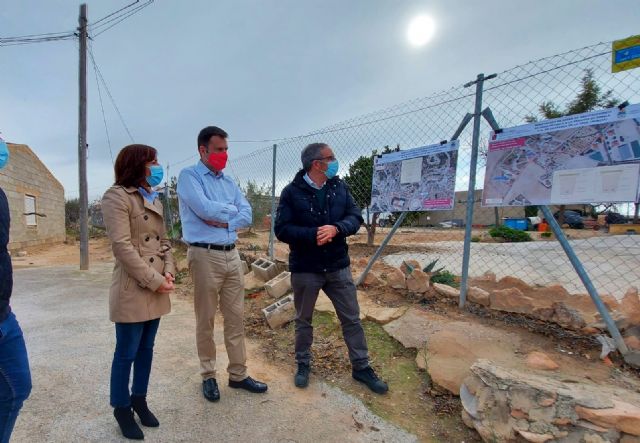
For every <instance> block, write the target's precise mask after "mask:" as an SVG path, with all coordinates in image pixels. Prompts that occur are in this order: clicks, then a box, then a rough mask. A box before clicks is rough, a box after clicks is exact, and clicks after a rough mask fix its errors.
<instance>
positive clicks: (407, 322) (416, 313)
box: [383, 307, 441, 349]
mask: <svg viewBox="0 0 640 443" xmlns="http://www.w3.org/2000/svg"><path fill="white" fill-rule="evenodd" d="M434 318H437V317H434V316H432V315H431V314H429V313H427V312H425V311H421V310H419V309H416V308H413V307H412V308H409V309H408V310H407V312H405V313H404V315H402V316H401V317H399V318H398V319H396V320H394V321H392V322H391V323H387V324H386V325H384V326H383V328H384V330H385V331H387V333H388V334H389V335H391V336H392V337H393V338H395V339H396V340H398V341H399V342H400V343H401V344H402V346H404V347H405V348H417V349H419V348H422V347H423V346H424V344H425V342H426V341H427V338H428V337H429V334H430V333H432V332H433V331H434V330H437V329H439V328H440V327H441V326H439V325H438V324H437V323H435V322H434V321H433V320H434Z"/></svg>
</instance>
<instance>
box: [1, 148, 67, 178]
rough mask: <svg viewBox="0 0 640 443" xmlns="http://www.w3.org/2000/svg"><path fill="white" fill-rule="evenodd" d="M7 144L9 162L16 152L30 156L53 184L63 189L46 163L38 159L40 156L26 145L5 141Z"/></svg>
mask: <svg viewBox="0 0 640 443" xmlns="http://www.w3.org/2000/svg"><path fill="white" fill-rule="evenodd" d="M7 146H8V147H9V162H11V156H13V155H17V154H18V153H20V154H22V155H27V156H29V157H31V158H32V159H33V161H34V162H35V163H37V164H38V165H40V166H41V167H42V169H43V170H44V171H45V172H46V173H47V175H48V176H49V178H50V179H51V180H52V182H53V185H54V186H55V185H57V186H59V187H60V189H62V190H64V186H62V183H60V181H59V180H58V179H57V178H56V177H55V175H53V173H52V172H51V171H50V170H49V168H47V165H45V164H44V162H43V161H42V160H40V157H38V156H37V155H36V153H35V152H33V150H32V149H31V148H30V147H29V146H28V145H23V144H18V143H9V142H7Z"/></svg>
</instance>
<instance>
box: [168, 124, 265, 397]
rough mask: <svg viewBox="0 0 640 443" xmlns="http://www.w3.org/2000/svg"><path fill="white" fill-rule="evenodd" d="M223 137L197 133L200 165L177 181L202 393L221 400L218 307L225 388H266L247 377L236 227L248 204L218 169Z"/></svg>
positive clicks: (213, 131)
mask: <svg viewBox="0 0 640 443" xmlns="http://www.w3.org/2000/svg"><path fill="white" fill-rule="evenodd" d="M227 150H228V145H227V133H226V132H225V131H224V130H222V129H220V128H218V127H216V126H208V127H206V128H204V129H203V130H202V131H200V134H199V135H198V153H199V154H200V161H199V162H198V163H197V164H196V165H195V166H190V167H188V168H185V169H183V170H182V171H181V172H180V176H179V177H178V198H179V200H180V219H181V220H182V234H183V238H184V240H185V241H186V242H187V243H188V244H189V249H188V251H187V261H188V264H189V272H190V273H191V278H192V280H193V286H194V308H195V313H196V345H197V349H198V358H199V359H200V374H201V375H202V393H203V395H204V397H205V398H206V399H207V400H209V401H212V402H215V401H218V400H219V399H220V390H219V389H218V383H217V381H216V367H215V365H216V344H215V342H214V340H213V326H214V319H215V315H216V310H217V307H218V305H220V310H221V311H222V315H223V317H224V341H225V347H226V349H227V355H228V356H229V366H228V367H227V372H228V373H229V386H230V387H232V388H240V389H245V390H247V391H249V392H256V393H260V392H266V390H267V385H266V384H264V383H261V382H259V381H256V380H254V379H252V378H251V377H249V376H248V375H247V366H246V360H247V354H246V349H245V343H244V273H243V271H242V264H241V262H240V255H239V254H238V250H237V249H236V245H235V241H236V240H237V238H238V235H237V233H236V230H237V229H240V228H246V227H248V226H250V225H251V206H250V205H249V202H247V199H246V198H245V197H244V195H242V192H241V191H240V189H239V188H238V185H237V184H236V183H235V182H234V181H233V180H232V179H231V178H230V177H228V176H227V175H225V174H224V173H223V172H222V170H223V169H224V168H225V166H226V164H227Z"/></svg>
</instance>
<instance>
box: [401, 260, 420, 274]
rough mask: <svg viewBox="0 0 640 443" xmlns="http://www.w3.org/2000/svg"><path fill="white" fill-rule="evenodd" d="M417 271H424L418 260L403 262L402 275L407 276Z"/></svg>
mask: <svg viewBox="0 0 640 443" xmlns="http://www.w3.org/2000/svg"><path fill="white" fill-rule="evenodd" d="M416 270H418V271H422V267H421V266H420V263H419V262H418V260H403V262H402V264H401V265H400V271H402V273H403V274H404V275H407V276H408V275H409V274H411V273H412V272H413V271H416Z"/></svg>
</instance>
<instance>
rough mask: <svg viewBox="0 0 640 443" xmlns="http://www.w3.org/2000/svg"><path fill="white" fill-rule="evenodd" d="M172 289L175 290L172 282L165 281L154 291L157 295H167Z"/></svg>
mask: <svg viewBox="0 0 640 443" xmlns="http://www.w3.org/2000/svg"><path fill="white" fill-rule="evenodd" d="M174 289H175V287H174V286H173V282H170V281H168V280H165V281H163V282H162V284H161V285H160V286H159V287H158V289H156V292H157V293H158V294H168V293H169V292H171V291H173V290H174Z"/></svg>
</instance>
